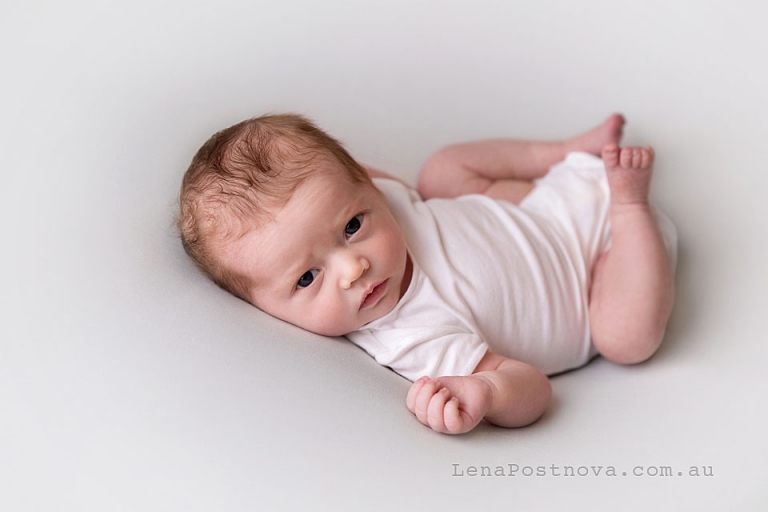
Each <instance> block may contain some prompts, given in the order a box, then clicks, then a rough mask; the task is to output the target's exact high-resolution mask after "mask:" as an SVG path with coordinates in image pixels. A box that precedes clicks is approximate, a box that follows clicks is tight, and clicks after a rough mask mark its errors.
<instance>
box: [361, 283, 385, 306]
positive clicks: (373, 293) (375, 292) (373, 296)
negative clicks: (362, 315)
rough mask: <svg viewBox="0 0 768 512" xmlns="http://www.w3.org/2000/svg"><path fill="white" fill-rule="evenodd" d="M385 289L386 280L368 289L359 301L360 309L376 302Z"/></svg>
mask: <svg viewBox="0 0 768 512" xmlns="http://www.w3.org/2000/svg"><path fill="white" fill-rule="evenodd" d="M386 289H387V281H386V280H384V281H382V282H380V283H379V284H377V285H376V286H374V287H373V288H371V289H370V290H368V291H367V292H366V293H365V295H364V296H363V300H362V302H360V309H365V308H367V307H370V306H373V305H374V304H376V302H377V301H378V300H379V299H380V298H381V296H382V295H383V294H384V291H385V290H386Z"/></svg>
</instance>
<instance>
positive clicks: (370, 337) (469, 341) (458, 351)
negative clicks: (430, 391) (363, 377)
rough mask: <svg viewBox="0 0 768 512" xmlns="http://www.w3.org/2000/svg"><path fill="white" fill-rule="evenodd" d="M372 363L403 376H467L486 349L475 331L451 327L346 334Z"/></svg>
mask: <svg viewBox="0 0 768 512" xmlns="http://www.w3.org/2000/svg"><path fill="white" fill-rule="evenodd" d="M347 338H349V340H350V341H352V342H353V343H354V344H356V345H358V346H359V347H361V348H362V349H363V350H365V351H366V352H368V354H370V355H371V356H372V357H373V358H374V359H376V362H378V363H379V364H381V365H384V366H388V367H389V368H391V369H392V370H394V371H396V372H397V373H399V374H400V375H402V376H403V377H405V378H406V379H408V380H410V381H415V380H417V379H418V378H419V377H422V376H424V375H426V376H429V377H433V378H434V377H441V376H446V375H471V374H472V372H473V371H474V370H475V368H476V367H477V365H478V364H479V363H480V360H481V359H482V358H483V356H485V353H486V352H487V351H488V345H487V344H486V343H485V342H484V341H483V340H482V339H481V338H480V337H479V336H478V335H476V334H472V333H468V332H462V331H460V330H458V329H456V328H455V327H452V326H449V327H432V328H430V329H426V330H425V329H423V328H413V327H406V328H393V329H386V330H370V329H361V330H359V331H355V332H353V333H350V334H348V335H347Z"/></svg>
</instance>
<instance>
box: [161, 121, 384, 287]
mask: <svg viewBox="0 0 768 512" xmlns="http://www.w3.org/2000/svg"><path fill="white" fill-rule="evenodd" d="M328 162H331V163H333V162H335V163H337V164H340V168H341V169H342V170H343V171H344V172H346V174H347V176H348V177H349V178H351V179H352V180H353V181H356V182H363V183H370V182H371V181H370V177H369V176H368V173H367V172H366V171H365V169H364V168H363V167H362V166H361V165H360V164H358V163H357V162H356V161H355V160H354V159H353V158H352V157H351V156H350V155H349V153H348V152H347V151H346V150H345V149H344V147H343V146H342V145H341V144H340V143H339V142H338V141H337V140H336V139H334V138H333V137H331V136H329V135H328V134H326V133H325V132H323V131H322V130H320V129H319V128H318V127H317V126H315V125H314V124H313V123H312V122H311V121H309V120H308V119H306V118H305V117H302V116H300V115H296V114H279V115H266V116H261V117H256V118H252V119H247V120H245V121H242V122H240V123H237V124H235V125H233V126H230V127H229V128H226V129H224V130H221V131H220V132H217V133H215V134H214V135H213V136H212V137H211V138H210V139H208V141H206V142H205V144H203V145H202V147H201V148H200V149H199V150H198V151H197V153H196V154H195V156H194V158H193V159H192V163H191V164H190V166H189V168H188V169H187V171H186V173H185V174H184V178H183V179H182V183H181V192H180V194H179V215H178V218H177V223H176V224H177V228H178V230H179V233H180V235H181V243H182V245H183V246H184V250H185V251H186V252H187V254H188V255H189V256H190V257H191V258H192V260H193V261H194V262H195V264H196V265H197V266H198V267H199V268H200V269H201V270H202V271H203V272H204V273H205V274H207V275H208V276H209V277H210V278H211V279H212V280H213V281H214V282H215V283H216V284H218V285H219V286H220V287H221V288H223V289H225V290H227V291H228V292H230V293H232V294H234V295H236V296H238V297H240V298H241V299H243V300H245V301H249V299H248V295H249V293H248V291H249V290H250V288H251V286H252V285H253V283H250V282H249V280H248V279H247V278H246V277H245V276H242V275H238V274H237V273H235V272H233V271H232V270H230V269H227V268H225V266H224V265H223V264H222V262H221V261H219V259H217V257H216V249H217V248H219V247H221V245H222V244H224V243H226V242H228V241H232V240H236V239H238V238H239V237H242V236H243V235H245V234H246V233H247V232H248V231H250V230H251V229H254V228H255V227H257V226H258V225H259V223H260V222H264V221H265V219H267V220H268V219H269V217H270V210H273V209H274V208H279V207H281V206H283V205H285V203H286V202H288V200H289V199H290V198H291V195H292V194H293V192H294V191H295V190H296V188H297V187H298V186H299V185H300V184H301V182H302V181H303V180H304V179H305V178H306V177H307V176H308V175H309V174H310V173H311V172H313V171H315V170H317V169H318V168H319V167H321V166H323V164H324V163H325V164H327V163H328ZM326 167H327V165H326ZM336 167H338V166H336Z"/></svg>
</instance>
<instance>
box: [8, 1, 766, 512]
mask: <svg viewBox="0 0 768 512" xmlns="http://www.w3.org/2000/svg"><path fill="white" fill-rule="evenodd" d="M765 16H766V8H765V7H764V6H763V5H762V4H761V3H759V2H755V1H750V0H732V1H728V2H726V1H722V2H717V1H696V2H694V1H693V0H688V1H680V2H664V1H661V0H647V1H643V2H639V1H634V2H624V1H618V2H617V1H609V0H583V1H578V2H573V1H564V0H560V1H555V0H547V1H541V2H533V1H531V2H519V1H505V2H501V1H499V2H496V1H492V0H476V1H472V2H459V1H449V2H436V1H427V0H408V1H405V0H387V1H384V0H381V1H379V0H375V1H368V2H366V1H352V0H328V1H323V2H313V1H311V0H303V1H294V0H286V1H282V2H265V1H251V2H249V1H244V0H243V1H237V0H224V1H218V2H212V1H208V2H203V1H186V2H182V1H178V0H176V1H168V2H149V1H145V0H139V1H131V2H120V1H113V2H102V1H96V0H93V1H88V0H73V1H70V2H54V1H50V2H43V1H39V0H32V1H29V2H13V3H12V4H11V3H10V2H4V3H3V6H2V7H1V8H0V65H1V66H2V68H0V69H1V70H0V73H1V76H2V80H0V162H1V163H2V168H1V169H0V173H2V174H0V176H2V180H1V181H0V232H1V233H2V235H0V240H2V242H1V243H2V251H0V509H1V510H8V511H27V510H30V511H32V510H78V511H84V510H88V511H90V510H110V511H112V510H164V511H166V510H184V511H192V510H299V509H305V510H468V509H470V507H483V508H485V507H490V506H506V507H509V508H510V509H515V510H534V509H537V510H555V508H556V507H557V508H560V507H563V508H567V509H568V510H617V509H618V510H647V509H649V508H650V507H651V506H653V507H654V509H658V510H697V511H701V510H724V509H726V508H727V509H730V510H745V511H751V510H764V507H765V504H766V502H767V501H768V493H767V492H766V491H765V490H764V489H765V486H764V483H765V481H766V478H768V468H766V464H765V459H766V455H768V450H767V448H768V444H767V443H766V440H765V437H764V432H765V431H766V427H768V417H767V415H766V412H765V411H764V403H765V395H766V391H768V379H767V378H766V376H765V375H766V372H765V369H764V368H763V366H764V364H765V361H766V355H767V354H766V352H767V351H766V346H767V345H768V344H767V343H766V332H767V331H768V329H766V328H767V327H768V320H767V319H766V318H767V317H768V314H766V313H767V312H768V307H767V306H768V301H767V300H766V289H767V288H768V279H767V278H768V272H766V264H765V253H766V248H768V237H767V236H766V220H768V215H766V214H767V213H768V206H766V205H768V201H766V200H767V199H768V194H767V193H766V186H767V185H768V178H767V177H766V176H768V173H767V172H766V169H765V168H766V165H765V151H764V147H765V140H766V135H768V133H767V131H768V130H767V129H766V128H767V126H768V125H767V124H766V118H768V95H767V94H766V93H767V92H768V72H766V70H765V66H764V65H763V62H764V60H765V56H766V55H768V36H766V32H765V26H764V20H765V19H766V18H765ZM277 111H297V112H301V113H304V114H307V115H309V116H310V117H312V118H314V119H315V120H316V121H317V122H318V123H319V124H320V125H321V126H323V127H324V128H326V129H327V130H328V131H330V132H331V133H332V134H333V135H335V136H337V137H338V138H340V139H341V140H342V141H344V142H345V143H346V145H347V147H348V148H349V149H350V151H351V152H352V154H353V155H354V156H356V157H357V158H359V159H360V160H362V161H364V162H367V163H370V164H373V165H376V166H379V167H381V168H383V169H385V170H388V171H390V172H393V173H395V174H398V175H399V176H401V177H403V178H405V179H406V180H409V181H413V180H414V178H415V176H416V173H417V170H418V167H419V165H420V163H421V162H422V161H423V160H424V159H425V158H426V157H427V156H428V155H429V154H430V153H431V152H432V151H434V150H435V149H437V148H438V147H440V146H441V145H444V144H446V143H449V142H455V141H459V140H468V139H478V138H483V137H499V136H514V137H526V138H533V137H536V138H559V137H564V136H568V135H571V134H574V133H577V132H579V131H581V130H584V129H586V128H589V127H591V126H593V125H594V124H597V123H598V122H600V121H602V120H603V119H604V118H605V116H607V115H608V114H609V113H611V112H613V111H621V112H623V113H624V114H625V115H626V116H627V118H628V120H629V124H628V126H627V132H626V139H625V140H626V141H627V142H628V143H638V144H653V145H654V146H655V147H656V150H657V154H658V165H657V171H656V175H655V181H654V189H653V192H654V195H655V199H656V201H657V203H658V204H659V205H660V206H661V207H662V208H663V209H664V210H665V211H666V212H667V213H668V214H669V215H670V217H671V218H673V219H674V220H675V222H676V223H677V226H678V230H679V232H680V266H679V273H678V279H677V284H678V300H677V304H676V310H675V312H674V315H673V318H672V322H671V325H670V328H669V331H668V336H667V340H666V342H665V345H664V346H663V348H662V350H661V351H660V352H659V353H658V354H657V356H656V357H654V358H653V360H652V361H650V362H649V363H648V364H644V365H640V366H637V367H631V368H627V367H617V366H613V365H611V364H609V363H607V362H605V361H603V360H597V361H595V362H593V363H592V364H590V365H589V366H587V367H586V368H584V369H581V370H579V371H576V372H572V373H569V374H565V375H562V376H559V377H556V378H555V379H553V385H554V390H555V401H554V404H553V406H552V407H551V409H550V410H549V411H548V412H547V414H546V415H545V416H544V417H543V418H542V420H541V421H539V422H538V423H536V424H534V425H533V426H531V427H528V428H525V429H519V430H504V429H498V428H495V427H491V426H487V425H482V426H480V427H479V428H478V429H477V430H476V431H474V432H473V433H471V434H469V435H466V436H461V437H450V436H444V435H439V434H435V433H433V432H431V431H430V430H428V429H427V428H425V427H422V426H421V425H419V424H418V422H416V420H415V419H413V418H412V417H411V415H410V413H408V411H407V410H406V408H405V405H404V397H405V392H406V390H407V388H408V383H407V382H406V381H405V380H403V379H401V378H400V377H398V376H397V375H394V374H393V373H391V372H389V371H388V370H386V369H384V368H381V367H379V366H377V365H376V364H375V363H374V362H373V361H372V360H370V359H369V358H368V357H367V356H366V355H365V354H364V353H363V352H361V351H360V350H358V349H356V348H355V347H353V346H351V345H350V344H348V343H346V342H344V341H341V340H336V339H331V340H328V339H322V338H319V337H317V336H313V335H310V334H307V333H304V332H301V331H299V330H297V329H295V328H292V327H290V326H287V325H285V324H283V323H281V322H279V321H276V320H273V319H270V318H268V317H265V316H264V315H263V314H261V313H259V312H258V311H256V310H255V309H253V308H251V307H249V306H247V305H246V304H245V303H243V302H240V301H238V300H237V299H234V298H232V297H230V296H228V295H226V294H225V293H224V292H222V291H220V290H218V289H217V288H216V287H215V286H213V285H212V284H210V283H208V282H207V281H206V280H205V279H204V278H203V277H202V276H201V275H200V274H199V273H198V272H197V271H196V270H195V269H194V268H193V267H192V265H191V263H190V262H189V261H188V260H187V259H186V257H185V255H184V254H183V251H182V250H181V247H180V244H179V242H178V239H177V238H176V236H175V234H174V231H173V228H172V221H173V215H174V203H175V200H176V194H177V189H178V185H179V182H180V178H181V175H182V173H183V171H184V169H185V168H186V166H187V164H188V162H189V160H190V159H191V157H192V154H193V153H194V151H195V150H196V149H197V147H199V145H200V144H201V143H202V142H203V141H204V140H205V139H206V138H207V137H208V136H209V135H210V134H211V133H213V132H214V131H216V130H218V129H220V128H223V127H225V126H228V125H229V124H232V123H234V122H237V121H239V120H241V119H243V118H245V117H250V116H253V115H258V114H262V113H265V112H277ZM510 464H511V465H513V466H512V467H513V468H514V465H517V466H519V468H520V469H519V471H518V472H517V473H516V476H504V477H480V476H476V477H471V476H468V473H469V472H470V471H471V470H470V469H469V466H477V467H478V468H479V467H480V466H483V465H485V466H491V467H493V468H495V467H496V466H502V467H504V468H505V469H506V470H507V471H509V467H510V466H509V465H510ZM539 466H541V467H544V468H545V471H544V472H545V474H544V475H543V476H525V475H523V472H524V469H523V468H524V467H531V468H534V470H535V469H537V468H538V467H539ZM565 466H572V467H573V468H574V471H576V472H579V471H581V472H582V473H583V472H584V471H585V470H588V472H589V474H588V475H586V476H578V474H577V475H576V476H564V473H565V471H566V469H565ZM592 466H594V467H595V469H592ZM599 466H603V469H602V470H600V471H601V473H600V474H599V475H597V476H596V475H595V474H594V472H595V471H596V470H597V467H599ZM691 466H696V467H698V468H699V470H700V471H702V472H703V471H707V472H711V473H712V476H700V477H691V476H689V469H690V467H691ZM702 466H703V468H702ZM609 467H613V468H614V469H615V471H616V473H617V476H614V477H612V476H606V471H609ZM666 467H669V468H671V469H672V474H671V476H652V475H653V473H655V472H657V471H659V470H661V471H666V470H665V469H663V468H666ZM580 468H584V469H580ZM638 468H640V469H638ZM462 471H463V472H464V476H463V477H459V476H453V475H454V474H458V473H460V472H462ZM525 471H527V470H525ZM638 472H642V473H643V476H636V475H635V473H638ZM624 473H626V476H624ZM557 474H559V475H560V476H557ZM679 474H682V476H680V475H679Z"/></svg>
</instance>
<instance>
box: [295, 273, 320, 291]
mask: <svg viewBox="0 0 768 512" xmlns="http://www.w3.org/2000/svg"><path fill="white" fill-rule="evenodd" d="M316 275H317V269H312V270H307V271H306V272H304V275H302V276H301V277H300V278H299V282H298V283H296V287H297V288H306V287H307V286H309V285H311V284H312V281H314V280H315V276H316Z"/></svg>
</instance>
